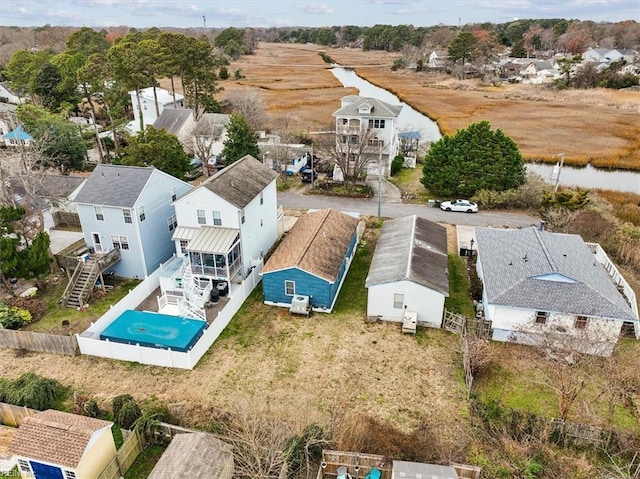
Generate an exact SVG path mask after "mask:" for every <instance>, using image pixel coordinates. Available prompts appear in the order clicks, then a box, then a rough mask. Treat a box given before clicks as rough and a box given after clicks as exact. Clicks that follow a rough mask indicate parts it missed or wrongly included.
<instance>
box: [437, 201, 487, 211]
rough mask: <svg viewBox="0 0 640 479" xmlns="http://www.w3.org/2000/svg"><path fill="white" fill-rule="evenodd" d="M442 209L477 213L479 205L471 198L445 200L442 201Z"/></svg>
mask: <svg viewBox="0 0 640 479" xmlns="http://www.w3.org/2000/svg"><path fill="white" fill-rule="evenodd" d="M440 209H441V210H442V211H462V212H464V213H477V212H478V205H477V204H475V203H474V202H473V201H469V200H460V199H458V200H453V201H443V202H442V203H440Z"/></svg>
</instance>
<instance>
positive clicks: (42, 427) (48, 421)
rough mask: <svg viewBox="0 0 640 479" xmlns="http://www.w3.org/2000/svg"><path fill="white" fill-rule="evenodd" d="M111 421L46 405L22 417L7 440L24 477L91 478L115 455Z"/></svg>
mask: <svg viewBox="0 0 640 479" xmlns="http://www.w3.org/2000/svg"><path fill="white" fill-rule="evenodd" d="M111 426H112V423H111V422H109V421H103V420H101V419H94V418H91V417H86V416H78V415H76V414H69V413H66V412H61V411H55V410H52V409H49V410H47V411H43V412H40V413H38V414H35V415H34V416H29V417H26V418H25V419H24V420H23V422H22V424H21V425H20V427H19V428H18V430H17V431H16V433H15V434H14V436H13V439H12V440H11V443H10V444H9V452H10V453H12V454H13V455H14V456H15V457H16V459H17V462H18V467H19V468H20V472H21V474H22V475H23V476H25V477H34V478H36V479H95V478H96V477H99V476H100V474H101V473H102V471H103V470H104V469H105V468H106V467H107V465H108V464H109V462H110V461H111V460H112V459H113V458H114V457H115V455H116V446H115V442H114V440H113V435H112V433H111Z"/></svg>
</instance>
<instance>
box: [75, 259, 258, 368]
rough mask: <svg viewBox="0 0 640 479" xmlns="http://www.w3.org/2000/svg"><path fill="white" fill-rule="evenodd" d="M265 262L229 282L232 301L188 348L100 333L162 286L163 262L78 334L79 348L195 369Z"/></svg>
mask: <svg viewBox="0 0 640 479" xmlns="http://www.w3.org/2000/svg"><path fill="white" fill-rule="evenodd" d="M262 266H263V264H262V263H260V264H259V265H258V266H256V267H255V268H254V269H253V270H252V271H251V273H250V274H249V275H248V276H247V277H246V278H245V279H244V280H243V281H242V282H241V283H239V284H238V283H232V284H231V285H230V290H229V301H228V302H227V304H226V305H225V306H224V308H222V309H221V310H220V311H218V315H217V317H216V318H215V319H214V320H213V322H212V323H211V324H210V325H209V327H208V328H207V329H206V330H205V332H204V334H203V335H202V336H201V337H200V339H199V340H198V341H197V342H196V343H195V345H194V346H193V348H192V349H190V350H189V351H186V352H180V351H173V350H171V349H159V348H153V347H145V346H140V345H138V344H136V345H132V344H123V343H118V342H114V341H109V340H101V339H100V333H101V332H102V331H103V330H104V329H105V328H106V327H107V326H108V325H110V324H111V323H112V322H113V321H114V320H115V319H116V318H118V317H119V316H120V315H121V314H122V313H124V312H125V311H126V310H130V309H135V308H136V307H137V306H138V305H139V304H140V303H142V302H143V301H144V300H145V299H146V298H147V297H149V296H150V295H151V294H153V293H154V292H155V291H156V290H157V288H158V287H159V286H160V276H161V275H162V273H163V266H161V267H160V268H158V270H156V271H155V272H154V273H153V274H151V275H149V276H148V277H147V278H146V279H145V280H144V281H143V282H142V283H140V284H139V285H138V286H136V287H135V288H134V289H133V290H132V291H131V292H130V293H129V294H128V295H127V296H126V297H125V298H124V299H123V300H122V301H120V302H119V303H118V304H116V305H114V306H113V307H111V309H110V310H109V311H107V313H106V314H104V315H103V316H102V317H101V318H100V319H99V320H98V321H96V322H95V323H92V324H91V326H90V327H89V328H88V329H87V330H86V331H85V332H83V333H81V334H80V335H78V336H77V341H78V346H79V349H80V352H81V353H82V354H88V355H91V356H99V357H103V358H110V359H119V360H122V361H133V362H138V363H142V364H149V365H152V366H165V367H173V368H182V369H193V368H194V367H195V365H196V364H197V363H198V361H200V358H202V356H204V354H205V353H206V352H207V351H208V350H209V348H210V347H211V345H212V344H213V343H214V342H215V341H216V339H218V337H219V336H220V334H221V333H222V331H224V329H225V328H226V327H227V325H228V324H229V322H230V321H231V319H232V318H233V316H234V315H235V314H236V313H237V312H238V310H239V309H240V307H241V306H242V304H243V303H244V301H245V299H246V298H247V297H248V296H249V294H251V292H252V291H253V289H254V288H255V287H256V286H257V284H258V283H259V282H260V280H261V276H260V272H261V271H262Z"/></svg>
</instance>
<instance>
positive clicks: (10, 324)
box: [0, 303, 31, 329]
mask: <svg viewBox="0 0 640 479" xmlns="http://www.w3.org/2000/svg"><path fill="white" fill-rule="evenodd" d="M30 322H31V313H30V312H29V311H27V310H26V309H20V308H15V307H13V306H8V305H7V304H5V303H0V324H1V325H2V327H3V328H6V329H20V328H21V327H22V326H26V325H27V324H29V323H30Z"/></svg>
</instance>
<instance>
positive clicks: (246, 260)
mask: <svg viewBox="0 0 640 479" xmlns="http://www.w3.org/2000/svg"><path fill="white" fill-rule="evenodd" d="M276 177H277V173H276V172H274V171H273V170H271V169H270V168H268V167H266V166H264V165H263V164H262V163H261V162H260V161H258V160H256V159H255V158H253V157H252V156H250V155H247V156H245V157H244V158H241V159H240V160H238V161H236V162H235V163H233V164H231V165H230V166H228V167H226V168H224V169H223V170H221V171H219V172H218V173H216V174H215V175H213V176H212V177H210V178H209V179H207V180H206V181H205V182H204V183H202V184H201V185H200V186H198V187H197V188H195V189H194V190H193V191H191V192H189V193H188V194H186V195H185V196H183V197H182V198H180V199H178V200H177V201H176V202H175V203H174V207H175V214H176V220H177V228H176V230H175V231H174V233H173V240H174V242H175V250H176V253H177V255H178V257H179V258H181V261H182V265H181V267H180V268H179V269H178V270H177V271H178V274H177V275H176V280H177V281H178V284H175V285H174V287H175V288H174V289H176V290H178V289H180V288H181V287H182V284H179V283H184V282H185V280H186V279H187V278H197V285H198V286H199V287H202V288H204V287H205V284H204V283H206V282H209V283H220V282H222V283H224V282H239V281H241V280H242V279H243V278H245V277H246V276H247V275H248V274H249V272H250V271H251V269H252V268H253V267H254V266H256V265H258V264H259V263H260V262H261V261H262V259H263V257H264V255H265V254H266V253H267V252H268V251H269V250H271V248H272V247H273V245H274V244H275V242H276V240H277V238H278V223H277V222H278V205H277V198H276Z"/></svg>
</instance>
